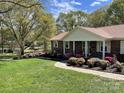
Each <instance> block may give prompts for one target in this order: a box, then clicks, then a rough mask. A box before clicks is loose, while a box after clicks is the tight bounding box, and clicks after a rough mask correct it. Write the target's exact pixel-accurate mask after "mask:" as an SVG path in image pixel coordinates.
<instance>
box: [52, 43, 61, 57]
mask: <svg viewBox="0 0 124 93" xmlns="http://www.w3.org/2000/svg"><path fill="white" fill-rule="evenodd" d="M51 49H52V53H57V54H59V55H63V41H58V47H54V41H51Z"/></svg>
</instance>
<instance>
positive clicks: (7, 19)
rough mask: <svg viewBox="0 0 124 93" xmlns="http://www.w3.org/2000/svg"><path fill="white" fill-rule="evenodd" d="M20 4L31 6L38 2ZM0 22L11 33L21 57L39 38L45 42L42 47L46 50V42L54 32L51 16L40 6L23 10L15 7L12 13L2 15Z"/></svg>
mask: <svg viewBox="0 0 124 93" xmlns="http://www.w3.org/2000/svg"><path fill="white" fill-rule="evenodd" d="M20 3H21V4H23V5H32V4H34V3H39V2H38V1H37V0H31V1H30V0H22V1H20ZM41 5H42V4H41ZM2 21H3V24H4V25H5V26H6V28H8V29H9V30H10V31H11V33H12V35H13V37H14V41H15V42H16V43H17V46H18V47H19V48H20V54H21V55H23V54H24V50H25V49H26V48H27V47H30V46H32V45H33V44H34V42H35V41H37V40H38V39H39V38H40V37H42V39H41V41H42V42H45V43H44V46H45V50H47V48H46V47H47V46H48V44H47V42H48V40H49V39H50V38H51V37H52V36H53V35H54V33H55V31H56V27H55V23H54V19H53V17H52V15H50V14H48V13H46V12H45V11H44V10H43V9H42V8H41V7H40V6H33V7H30V8H24V7H20V6H16V5H15V6H14V8H13V9H12V11H9V12H7V13H6V14H2ZM27 42H28V44H27Z"/></svg>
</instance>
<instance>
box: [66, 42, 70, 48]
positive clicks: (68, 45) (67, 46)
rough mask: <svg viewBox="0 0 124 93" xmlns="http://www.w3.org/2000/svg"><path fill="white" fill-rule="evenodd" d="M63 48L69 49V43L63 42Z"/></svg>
mask: <svg viewBox="0 0 124 93" xmlns="http://www.w3.org/2000/svg"><path fill="white" fill-rule="evenodd" d="M65 48H66V49H69V48H70V43H69V41H66V42H65Z"/></svg>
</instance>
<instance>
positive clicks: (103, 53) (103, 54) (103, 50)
mask: <svg viewBox="0 0 124 93" xmlns="http://www.w3.org/2000/svg"><path fill="white" fill-rule="evenodd" d="M102 58H103V59H104V58H105V41H103V47H102Z"/></svg>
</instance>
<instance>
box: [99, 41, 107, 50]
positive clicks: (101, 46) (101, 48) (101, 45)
mask: <svg viewBox="0 0 124 93" xmlns="http://www.w3.org/2000/svg"><path fill="white" fill-rule="evenodd" d="M102 50H103V43H102V42H100V52H102ZM107 51H108V50H107V43H105V52H107Z"/></svg>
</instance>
